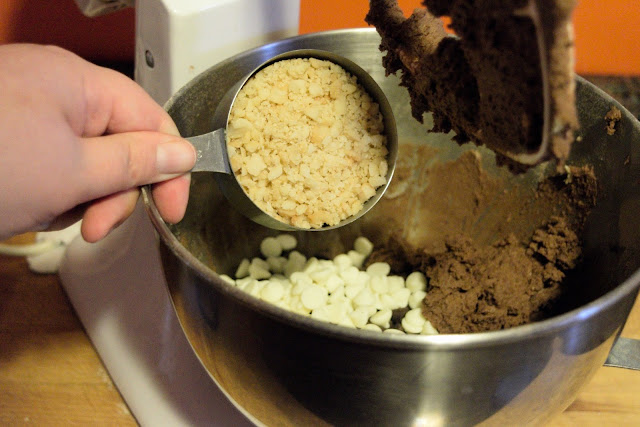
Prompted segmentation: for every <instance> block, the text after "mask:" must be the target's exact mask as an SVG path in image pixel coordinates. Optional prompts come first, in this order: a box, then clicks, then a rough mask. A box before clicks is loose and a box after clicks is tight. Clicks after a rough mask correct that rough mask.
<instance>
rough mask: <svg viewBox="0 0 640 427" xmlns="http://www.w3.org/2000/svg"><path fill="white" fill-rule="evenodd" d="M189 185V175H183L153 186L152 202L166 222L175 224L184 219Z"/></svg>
mask: <svg viewBox="0 0 640 427" xmlns="http://www.w3.org/2000/svg"><path fill="white" fill-rule="evenodd" d="M190 183H191V175H190V174H185V175H181V176H179V177H177V178H173V179H171V180H169V181H164V182H160V183H158V184H155V185H154V186H153V188H152V190H151V194H152V195H153V200H154V202H155V204H156V207H157V208H158V212H159V213H160V215H161V216H162V218H163V219H164V220H165V221H166V222H168V223H170V224H175V223H177V222H180V221H181V220H182V218H183V217H184V213H185V211H186V209H187V203H188V201H189V185H190Z"/></svg>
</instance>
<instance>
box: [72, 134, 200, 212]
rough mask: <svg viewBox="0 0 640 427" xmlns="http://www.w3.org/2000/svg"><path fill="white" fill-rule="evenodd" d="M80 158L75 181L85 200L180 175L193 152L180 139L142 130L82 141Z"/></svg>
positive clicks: (192, 159)
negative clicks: (81, 185)
mask: <svg viewBox="0 0 640 427" xmlns="http://www.w3.org/2000/svg"><path fill="white" fill-rule="evenodd" d="M81 157H82V160H81V161H82V165H81V167H80V168H79V170H80V171H81V175H82V176H80V177H78V178H79V179H80V180H81V182H82V183H83V190H81V191H82V193H83V195H84V199H85V200H84V201H88V200H92V199H96V198H98V197H103V196H107V195H110V194H114V193H117V192H120V191H124V190H128V189H131V188H134V187H138V186H140V185H145V184H152V183H156V182H161V181H166V180H168V179H171V178H175V177H176V176H179V175H182V174H184V173H185V172H188V171H189V170H191V168H193V165H194V164H195V161H196V151H195V149H194V148H193V146H192V145H191V144H190V143H189V142H187V141H186V140H184V139H182V138H180V137H176V136H173V135H168V134H163V133H158V132H151V131H142V132H125V133H119V134H114V135H106V136H100V137H95V138H84V139H83V142H82V154H81ZM76 182H77V181H76Z"/></svg>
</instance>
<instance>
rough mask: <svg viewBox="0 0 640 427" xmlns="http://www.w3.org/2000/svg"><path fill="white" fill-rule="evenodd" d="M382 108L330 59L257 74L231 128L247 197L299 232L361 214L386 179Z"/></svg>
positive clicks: (232, 150)
mask: <svg viewBox="0 0 640 427" xmlns="http://www.w3.org/2000/svg"><path fill="white" fill-rule="evenodd" d="M386 144H387V141H386V137H385V135H384V123H383V120H382V114H381V113H380V109H379V106H378V104H377V103H376V102H375V101H373V99H372V98H371V97H370V96H369V94H367V93H366V91H365V90H364V89H363V88H362V86H360V85H359V84H358V83H357V81H356V78H355V77H354V76H351V75H350V74H349V73H347V72H346V71H345V70H344V69H343V68H342V67H340V66H339V65H337V64H334V63H332V62H330V61H326V60H320V59H315V58H294V59H287V60H282V61H278V62H276V63H274V64H271V65H269V66H268V67H265V68H264V69H262V70H260V71H259V72H258V73H256V74H255V75H254V76H253V77H251V79H249V80H248V81H247V83H246V84H245V85H244V86H243V88H242V89H241V90H240V91H239V92H238V95H237V97H236V100H235V101H234V104H233V106H232V109H231V112H230V115H229V123H228V126H227V146H228V151H229V161H230V164H231V168H232V169H233V172H234V174H235V175H236V177H237V179H238V182H239V183H240V184H241V185H242V187H243V189H244V190H245V192H246V193H247V195H248V196H249V197H250V198H251V199H252V200H253V202H254V203H255V204H256V205H257V206H258V207H259V208H260V209H262V210H263V211H264V212H266V213H267V214H269V215H271V216H272V217H274V218H276V219H278V220H280V221H282V222H284V223H287V224H290V225H293V226H295V227H300V228H307V229H308V228H321V227H323V226H326V225H328V226H332V225H336V224H338V223H339V222H340V221H342V220H344V219H346V218H348V217H350V216H352V215H355V214H357V213H358V212H359V211H360V210H362V208H363V205H364V203H365V202H366V201H367V200H368V199H370V198H371V197H373V196H374V195H375V193H376V189H377V188H379V187H381V186H383V185H385V184H386V182H387V177H386V175H387V170H388V167H387V160H386V157H387V154H388V151H387V146H386Z"/></svg>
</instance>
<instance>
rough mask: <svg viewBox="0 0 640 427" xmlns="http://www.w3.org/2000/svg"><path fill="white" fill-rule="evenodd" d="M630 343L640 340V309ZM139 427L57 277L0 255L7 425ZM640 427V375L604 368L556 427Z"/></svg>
mask: <svg viewBox="0 0 640 427" xmlns="http://www.w3.org/2000/svg"><path fill="white" fill-rule="evenodd" d="M623 336H626V337H628V338H638V339H640V302H637V303H636V305H635V306H634V309H633V311H632V312H631V315H630V317H629V320H628V322H627V324H626V326H625V329H624V331H623ZM28 423H34V424H37V425H42V424H46V425H51V424H53V425H62V424H64V425H68V424H111V425H135V424H136V421H135V419H134V418H133V416H132V415H131V413H130V412H129V409H128V408H127V406H126V404H125V403H124V401H123V400H122V397H121V396H120V394H119V393H118V390H117V389H116V388H115V386H114V384H113V382H112V381H111V379H110V377H109V375H108V373H107V371H106V370H105V368H104V366H103V365H102V363H101V361H100V358H99V356H98V354H97V353H96V351H95V349H94V348H93V346H92V345H91V342H90V341H89V338H88V336H87V335H86V333H85V331H84V330H83V328H82V325H81V323H80V321H79V320H78V318H77V316H76V314H75V312H74V311H73V308H72V306H71V303H70V302H69V300H68V299H67V296H66V295H65V293H64V290H63V288H62V287H61V284H60V280H59V279H58V276H57V275H39V274H34V273H32V272H31V271H29V269H28V267H27V264H26V261H25V260H24V259H22V258H10V257H4V256H0V424H1V425H7V424H10V425H15V424H28ZM638 424H640V372H639V371H629V370H626V369H619V368H610V367H602V368H600V369H599V370H598V372H597V374H596V376H595V377H594V378H593V379H592V380H591V381H590V382H589V383H588V384H587V386H586V387H585V388H584V389H583V390H582V392H581V393H580V395H579V396H578V398H577V400H576V401H575V402H574V403H573V404H572V405H571V406H570V407H569V408H568V409H567V410H566V411H565V412H564V413H563V414H561V415H560V416H559V417H558V418H556V419H555V420H554V421H553V422H552V423H551V425H552V426H580V427H589V426H594V427H595V426H603V425H615V426H623V425H629V426H630V425H638Z"/></svg>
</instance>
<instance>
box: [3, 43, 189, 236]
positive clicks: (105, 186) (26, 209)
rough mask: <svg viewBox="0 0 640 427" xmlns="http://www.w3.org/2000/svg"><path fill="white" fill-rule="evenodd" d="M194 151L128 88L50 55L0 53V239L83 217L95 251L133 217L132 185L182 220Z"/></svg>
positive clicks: (118, 78)
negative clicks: (149, 192)
mask: <svg viewBox="0 0 640 427" xmlns="http://www.w3.org/2000/svg"><path fill="white" fill-rule="evenodd" d="M194 163H195V150H194V149H193V147H192V146H191V145H190V144H189V143H188V142H186V141H185V140H183V139H182V138H180V137H179V133H178V130H177V128H176V126H175V124H174V123H173V121H172V120H171V118H170V117H169V115H168V114H167V113H166V112H165V111H164V110H163V109H162V108H161V107H160V106H159V105H158V104H156V103H155V102H154V101H153V99H152V98H151V97H150V96H149V95H148V94H147V93H146V92H145V91H144V90H143V89H142V88H141V87H139V86H138V85H137V84H136V83H135V82H133V81H132V80H131V79H129V78H127V77H126V76H124V75H122V74H120V73H117V72H115V71H112V70H109V69H106V68H101V67H98V66H96V65H93V64H91V63H89V62H86V61H84V60H83V59H81V58H80V57H78V56H76V55H74V54H72V53H70V52H67V51H65V50H62V49H60V48H55V47H51V46H37V45H26V44H23V45H4V46H0V239H2V238H6V237H9V236H11V235H13V234H17V233H21V232H24V231H30V230H45V229H55V228H61V227H63V226H66V225H70V224H71V223H72V222H73V221H75V220H77V219H79V218H80V216H82V217H83V223H82V235H83V237H84V238H85V240H87V241H89V242H95V241H97V240H100V239H101V238H103V237H104V236H106V235H107V234H108V233H109V231H111V230H112V229H113V228H114V227H116V226H117V225H118V224H120V223H121V222H122V221H124V220H125V219H126V218H127V217H128V216H129V215H130V214H131V213H132V212H133V209H134V208H135V204H136V201H137V199H138V196H139V189H138V187H139V186H140V185H144V184H151V183H155V185H154V186H153V190H152V194H153V197H154V200H155V203H156V205H157V207H158V210H159V211H160V214H161V215H162V217H163V218H164V219H165V220H166V221H167V222H170V223H175V222H178V221H180V219H182V217H183V215H184V212H185V209H186V205H187V200H188V192H189V175H188V174H186V172H188V171H189V170H190V169H191V168H192V167H193V164H194Z"/></svg>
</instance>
